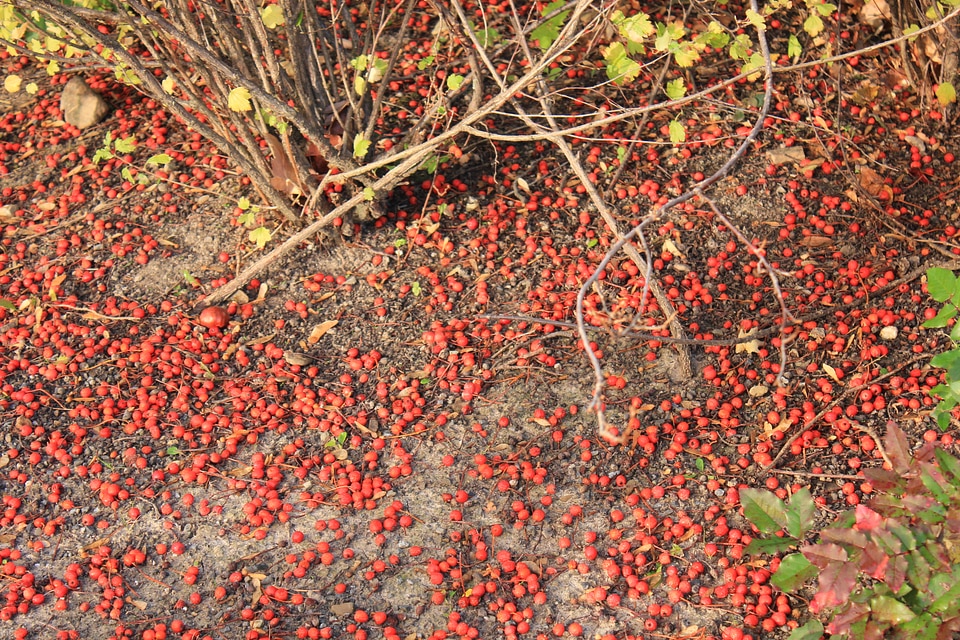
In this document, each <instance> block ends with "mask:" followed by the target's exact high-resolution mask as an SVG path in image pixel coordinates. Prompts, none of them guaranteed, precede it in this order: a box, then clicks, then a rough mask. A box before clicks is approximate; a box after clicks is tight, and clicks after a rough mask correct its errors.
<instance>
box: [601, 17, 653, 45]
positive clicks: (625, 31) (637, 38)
mask: <svg viewBox="0 0 960 640" xmlns="http://www.w3.org/2000/svg"><path fill="white" fill-rule="evenodd" d="M610 21H611V22H612V23H613V24H615V25H616V26H617V29H619V31H620V35H621V36H623V37H624V38H625V39H626V40H628V41H629V42H630V43H633V44H640V43H641V42H643V41H644V40H645V39H647V38H649V37H650V36H652V35H653V34H654V33H656V29H655V28H654V26H653V23H652V22H650V16H648V15H647V14H645V13H643V12H640V13H636V14H634V15H632V16H630V17H629V18H628V17H626V16H625V15H624V14H623V12H622V11H620V10H617V11H614V12H613V14H612V15H611V16H610Z"/></svg>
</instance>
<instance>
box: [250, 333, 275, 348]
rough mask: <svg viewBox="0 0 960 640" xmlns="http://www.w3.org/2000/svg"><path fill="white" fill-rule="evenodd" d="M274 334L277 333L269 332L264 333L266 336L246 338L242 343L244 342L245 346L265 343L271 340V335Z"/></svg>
mask: <svg viewBox="0 0 960 640" xmlns="http://www.w3.org/2000/svg"><path fill="white" fill-rule="evenodd" d="M275 335H277V334H275V333H271V334H269V335H266V336H261V337H259V338H254V339H252V340H247V341H246V342H244V343H243V344H244V346H246V347H252V346H255V345H258V344H266V343H268V342H270V341H271V340H273V337H274V336H275Z"/></svg>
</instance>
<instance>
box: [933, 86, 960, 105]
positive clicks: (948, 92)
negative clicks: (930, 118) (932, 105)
mask: <svg viewBox="0 0 960 640" xmlns="http://www.w3.org/2000/svg"><path fill="white" fill-rule="evenodd" d="M936 93H937V101H938V102H939V103H940V106H941V107H945V106H947V105H948V104H950V103H952V102H956V101H957V90H956V89H954V88H953V85H952V84H951V83H949V82H941V83H940V84H939V85H938V86H937V91H936Z"/></svg>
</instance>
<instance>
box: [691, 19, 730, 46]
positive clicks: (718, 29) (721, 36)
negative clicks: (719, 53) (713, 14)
mask: <svg viewBox="0 0 960 640" xmlns="http://www.w3.org/2000/svg"><path fill="white" fill-rule="evenodd" d="M695 42H697V43H699V44H702V45H706V46H708V47H711V48H713V49H723V48H724V47H725V46H727V43H729V42H730V36H729V34H727V32H726V30H725V29H724V28H723V25H722V24H720V23H719V22H717V21H716V20H714V21H712V22H711V23H710V24H709V25H707V30H706V31H704V32H703V33H701V34H700V35H698V36H697V37H696V39H695Z"/></svg>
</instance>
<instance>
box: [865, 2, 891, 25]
mask: <svg viewBox="0 0 960 640" xmlns="http://www.w3.org/2000/svg"><path fill="white" fill-rule="evenodd" d="M891 15H892V13H891V12H890V5H889V4H888V3H887V0H867V1H866V2H864V3H863V6H862V7H860V21H861V22H863V23H864V24H865V25H867V26H868V27H870V28H871V29H875V30H878V29H881V28H883V23H884V21H885V20H890V16H891Z"/></svg>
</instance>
